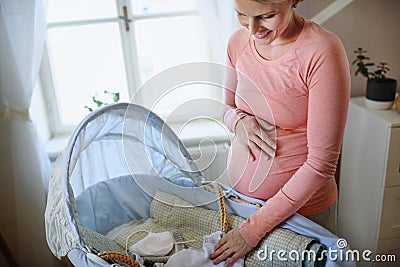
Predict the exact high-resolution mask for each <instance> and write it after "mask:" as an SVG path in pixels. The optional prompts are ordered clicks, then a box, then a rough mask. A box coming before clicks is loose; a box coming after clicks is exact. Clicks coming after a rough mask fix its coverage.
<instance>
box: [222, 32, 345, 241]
mask: <svg viewBox="0 0 400 267" xmlns="http://www.w3.org/2000/svg"><path fill="white" fill-rule="evenodd" d="M297 56H298V57H299V60H300V62H301V60H302V59H301V56H302V55H297ZM301 65H302V66H307V69H303V70H301V71H302V73H304V74H305V75H306V77H305V81H306V83H307V86H308V89H309V105H308V120H307V141H308V155H307V160H306V161H305V162H304V164H303V165H302V166H301V167H300V168H299V169H298V170H297V172H296V173H295V174H294V175H293V176H292V177H291V178H290V180H289V181H288V182H287V183H286V184H285V185H284V186H283V188H282V189H281V190H280V191H279V192H278V193H277V194H275V196H273V197H272V198H270V199H268V200H267V202H266V204H265V205H264V206H263V207H262V208H261V209H259V210H258V211H256V212H255V213H254V214H253V215H252V216H250V217H249V218H248V219H247V220H246V221H245V222H243V223H242V224H241V225H240V226H239V228H238V229H239V232H240V234H241V235H242V237H243V238H244V239H245V241H246V242H247V243H248V244H249V245H251V246H253V247H255V246H256V245H257V244H258V243H259V241H260V240H261V239H262V238H263V237H264V236H265V235H266V234H267V233H268V232H270V231H271V230H272V229H273V228H274V227H275V226H277V225H278V224H279V223H281V222H282V221H284V220H285V219H286V218H288V217H289V216H290V215H292V214H294V213H295V212H296V211H297V210H299V209H300V208H301V207H302V206H303V205H304V204H305V203H306V202H307V201H308V200H309V199H310V198H311V196H312V195H313V194H314V193H315V192H316V191H317V190H318V189H319V188H321V187H322V186H323V185H324V184H325V183H326V182H327V181H328V179H333V177H334V174H335V170H336V164H337V161H338V157H339V152H340V147H341V143H342V137H343V132H344V127H345V123H346V118H347V110H348V102H349V97H350V70H349V64H348V61H347V57H346V52H345V51H344V48H343V46H342V44H341V42H340V40H339V39H334V40H333V41H331V42H330V43H329V44H328V45H327V44H326V43H325V44H322V45H321V46H320V47H318V49H317V51H316V52H315V55H314V56H312V57H310V62H309V64H301ZM229 103H231V102H229Z"/></svg>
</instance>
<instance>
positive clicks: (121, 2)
mask: <svg viewBox="0 0 400 267" xmlns="http://www.w3.org/2000/svg"><path fill="white" fill-rule="evenodd" d="M115 3H116V9H117V14H118V17H107V18H93V19H75V20H72V21H60V22H49V23H48V24H47V30H48V29H52V28H57V27H73V26H82V25H94V24H101V23H110V22H113V23H117V24H118V26H119V30H120V31H119V32H120V38H121V45H122V52H123V55H122V57H123V59H124V68H125V76H126V77H125V78H126V81H127V88H128V95H129V99H131V98H132V97H133V96H134V95H135V93H136V91H137V90H138V89H139V88H140V86H141V85H142V84H143V82H144V81H143V82H142V81H141V77H140V71H139V63H138V60H136V59H138V58H139V57H138V54H137V52H138V50H137V45H136V43H137V42H136V33H135V26H134V24H135V22H137V21H141V20H146V19H159V18H176V17H181V16H199V12H198V8H196V9H192V10H184V11H168V12H157V13H148V14H134V13H133V6H132V1H131V0H116V2H115ZM124 7H126V11H127V14H126V17H125V18H124V17H123V16H124ZM125 19H128V20H129V31H127V30H126V29H125ZM47 30H46V31H47ZM49 49H50V48H49V44H48V42H47V40H46V41H45V45H44V49H43V57H42V62H41V67H40V73H39V78H40V82H41V86H42V90H43V93H44V94H43V95H44V99H45V103H46V109H47V111H48V123H49V129H50V135H51V136H52V137H54V136H59V135H63V134H69V133H71V132H72V131H73V129H74V128H75V127H76V125H71V126H68V125H63V124H62V122H61V117H60V113H59V108H58V104H57V101H56V88H55V84H54V80H53V69H52V67H51V59H50V53H49ZM215 97H217V98H219V96H217V95H216V96H215ZM137 101H138V102H139V103H143V99H137ZM216 115H217V114H216ZM177 120H182V118H181V117H180V118H177Z"/></svg>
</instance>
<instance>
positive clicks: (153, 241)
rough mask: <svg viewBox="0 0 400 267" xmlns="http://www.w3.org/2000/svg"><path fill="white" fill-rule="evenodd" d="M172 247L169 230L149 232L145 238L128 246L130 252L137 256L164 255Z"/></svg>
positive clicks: (172, 239) (172, 241)
mask: <svg viewBox="0 0 400 267" xmlns="http://www.w3.org/2000/svg"><path fill="white" fill-rule="evenodd" d="M173 247H174V237H173V235H172V233H171V232H168V231H166V232H162V233H153V232H149V233H148V234H147V236H146V237H145V238H143V239H142V240H140V241H138V242H136V243H135V244H133V245H132V246H131V247H130V248H129V252H130V253H135V254H137V255H139V256H142V257H146V256H165V255H168V253H169V252H170V251H171V250H172V248H173Z"/></svg>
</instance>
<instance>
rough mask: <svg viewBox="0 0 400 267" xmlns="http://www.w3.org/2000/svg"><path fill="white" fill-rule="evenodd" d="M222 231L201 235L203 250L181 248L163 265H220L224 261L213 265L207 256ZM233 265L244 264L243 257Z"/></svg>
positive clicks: (216, 266) (200, 266)
mask: <svg viewBox="0 0 400 267" xmlns="http://www.w3.org/2000/svg"><path fill="white" fill-rule="evenodd" d="M223 235H224V234H223V233H222V232H220V231H218V232H215V233H212V234H211V235H208V236H204V237H203V250H200V249H183V250H181V251H179V252H177V253H175V254H174V255H172V256H171V257H170V258H169V259H168V261H167V263H166V264H165V265H164V267H176V266H179V267H222V266H224V264H225V262H220V263H219V264H217V265H214V263H213V262H212V260H210V259H209V258H208V257H209V255H210V254H211V253H212V252H213V251H214V246H215V245H216V244H217V243H218V240H220V239H221V238H222V237H223ZM232 266H233V267H242V266H244V257H242V258H240V259H239V260H237V261H236V262H235V263H234V264H233V265H232Z"/></svg>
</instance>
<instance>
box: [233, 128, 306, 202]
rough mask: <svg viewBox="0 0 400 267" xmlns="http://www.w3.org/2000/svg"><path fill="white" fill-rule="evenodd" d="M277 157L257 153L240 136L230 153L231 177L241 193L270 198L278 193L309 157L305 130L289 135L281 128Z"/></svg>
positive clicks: (277, 140) (235, 187) (234, 186)
mask: <svg viewBox="0 0 400 267" xmlns="http://www.w3.org/2000/svg"><path fill="white" fill-rule="evenodd" d="M277 136H279V137H278V138H277V139H276V144H277V150H276V153H275V157H273V158H269V157H268V156H267V155H266V154H264V153H260V154H258V155H255V158H256V159H255V160H252V157H251V155H250V151H249V148H248V146H247V145H246V144H244V143H241V142H240V141H239V140H238V139H237V138H236V137H234V138H233V139H232V144H231V148H230V150H229V155H228V163H227V176H228V179H229V181H230V183H231V186H232V187H233V188H234V189H235V190H237V191H238V192H240V193H242V194H245V195H248V196H251V197H255V198H258V199H263V200H266V199H268V198H270V197H272V196H273V195H275V194H276V192H278V191H279V190H280V189H281V188H282V187H283V185H284V184H285V183H286V182H287V181H288V180H289V179H290V178H291V177H292V176H293V174H294V173H295V172H296V171H297V169H298V168H300V167H301V165H303V163H304V162H305V160H306V159H307V141H306V140H307V139H306V134H305V133H304V132H302V131H301V132H295V133H290V134H288V132H287V131H283V130H279V129H277Z"/></svg>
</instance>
